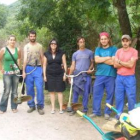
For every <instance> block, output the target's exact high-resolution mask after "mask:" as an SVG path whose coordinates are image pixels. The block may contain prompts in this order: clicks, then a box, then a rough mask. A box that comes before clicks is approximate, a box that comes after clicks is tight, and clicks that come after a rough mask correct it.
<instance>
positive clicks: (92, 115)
mask: <svg viewBox="0 0 140 140" xmlns="http://www.w3.org/2000/svg"><path fill="white" fill-rule="evenodd" d="M89 117H91V118H95V117H97V115H96V114H94V113H92V114H90V115H89Z"/></svg>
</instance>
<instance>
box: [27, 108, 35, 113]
mask: <svg viewBox="0 0 140 140" xmlns="http://www.w3.org/2000/svg"><path fill="white" fill-rule="evenodd" d="M34 110H35V107H30V108H29V109H28V110H27V112H28V113H32V112H33V111H34Z"/></svg>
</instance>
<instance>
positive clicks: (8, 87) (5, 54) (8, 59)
mask: <svg viewBox="0 0 140 140" xmlns="http://www.w3.org/2000/svg"><path fill="white" fill-rule="evenodd" d="M15 44H16V37H15V36H14V35H10V36H9V38H8V45H7V47H3V48H2V49H1V51H0V60H1V59H3V70H2V73H3V84H4V92H3V95H2V98H1V102H0V114H3V113H5V112H6V111H7V106H8V98H9V95H10V92H11V109H12V111H13V113H16V112H17V111H18V110H17V104H16V103H14V102H13V100H14V98H16V97H17V96H18V93H17V89H18V82H19V77H18V76H17V75H16V74H19V73H20V71H19V69H18V67H17V65H16V64H15V62H14V60H13V58H14V59H15V61H17V64H18V65H19V64H20V56H21V54H20V49H19V48H17V47H15ZM8 50H9V51H10V52H11V54H12V56H13V58H12V56H11V55H10V53H9V51H8ZM11 66H12V67H13V68H12V67H11Z"/></svg>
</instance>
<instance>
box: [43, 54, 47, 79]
mask: <svg viewBox="0 0 140 140" xmlns="http://www.w3.org/2000/svg"><path fill="white" fill-rule="evenodd" d="M43 59H44V60H43V77H44V81H45V82H46V81H47V77H46V69H47V58H46V57H45V56H44V57H43Z"/></svg>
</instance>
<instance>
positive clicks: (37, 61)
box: [23, 30, 44, 115]
mask: <svg viewBox="0 0 140 140" xmlns="http://www.w3.org/2000/svg"><path fill="white" fill-rule="evenodd" d="M28 38H29V43H28V44H26V45H25V47H24V62H23V78H25V77H26V78H25V83H26V90H27V95H30V96H31V97H32V99H31V100H30V101H28V106H29V110H28V111H27V112H28V113H31V112H33V111H34V110H36V104H35V101H34V98H35V91H34V84H35V86H36V91H37V110H38V113H39V114H40V115H43V114H44V110H43V108H44V93H43V69H42V66H43V51H42V45H41V44H39V43H38V42H36V32H35V31H33V30H32V31H30V32H29V35H28ZM35 67H36V69H35ZM34 69H35V70H34ZM33 70H34V71H33ZM31 71H33V72H31ZM30 72H31V73H30ZM26 73H30V74H29V75H26Z"/></svg>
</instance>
